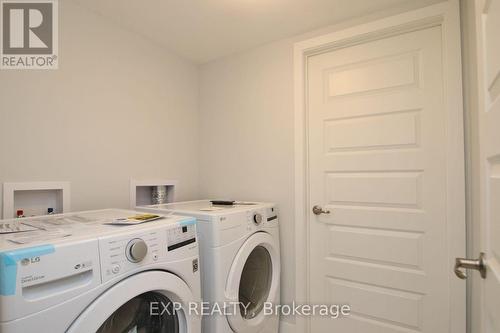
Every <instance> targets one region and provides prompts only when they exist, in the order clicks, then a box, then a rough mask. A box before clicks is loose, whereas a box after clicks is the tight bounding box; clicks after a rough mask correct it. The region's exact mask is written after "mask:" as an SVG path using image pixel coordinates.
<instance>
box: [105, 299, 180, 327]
mask: <svg viewBox="0 0 500 333" xmlns="http://www.w3.org/2000/svg"><path fill="white" fill-rule="evenodd" d="M151 304H161V305H162V306H161V307H160V309H161V311H159V312H161V313H159V314H158V315H156V316H151ZM178 332H179V318H178V315H177V313H176V312H175V310H174V307H173V303H172V302H171V301H170V299H169V298H168V297H166V296H165V295H162V294H160V293H157V292H152V291H150V292H146V293H143V294H141V295H138V296H136V297H134V298H132V299H131V300H129V301H128V302H127V303H125V304H123V305H122V306H121V307H119V308H118V309H117V310H116V311H115V312H113V314H111V316H110V317H109V318H108V319H107V320H106V321H105V322H104V323H103V324H102V325H101V327H100V328H99V329H98V330H97V331H96V333H178Z"/></svg>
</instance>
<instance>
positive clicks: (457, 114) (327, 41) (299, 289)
mask: <svg viewBox="0 0 500 333" xmlns="http://www.w3.org/2000/svg"><path fill="white" fill-rule="evenodd" d="M432 26H441V27H442V32H443V36H442V38H443V68H444V73H443V77H444V87H443V88H444V97H445V98H444V103H445V112H446V120H447V128H446V131H447V142H446V151H447V161H459V163H448V164H447V176H448V179H447V199H446V200H447V217H448V219H449V222H450V223H449V224H448V225H449V226H450V228H449V230H448V240H449V244H450V246H449V248H448V251H449V254H450V255H449V256H450V257H451V256H456V257H459V256H464V255H465V252H466V218H465V217H466V215H465V213H466V212H465V166H464V164H465V163H464V162H465V152H464V150H463V149H457V147H459V148H460V146H461V147H462V148H463V145H457V144H456V143H457V142H464V118H463V98H462V64H461V36H460V9H459V0H449V1H446V2H443V3H440V4H437V5H433V6H428V7H424V8H421V9H418V10H413V11H409V12H406V13H403V14H399V15H395V16H391V17H387V18H384V19H381V20H377V21H373V22H370V23H366V24H363V25H358V26H355V27H352V28H349V29H345V30H341V31H336V32H333V33H330V34H327V35H324V36H320V37H316V38H313V39H309V40H305V41H302V42H299V43H296V44H295V46H294V93H295V94H294V108H295V112H294V116H295V212H294V217H295V245H296V249H295V251H296V254H295V257H296V263H295V265H296V273H295V285H296V288H295V299H296V301H297V303H308V300H309V295H308V290H309V281H308V269H309V262H308V258H309V242H308V240H309V223H310V221H309V209H310V208H311V207H312V205H313V204H314V203H311V202H309V193H308V191H309V180H308V174H309V170H308V162H307V161H308V151H307V147H308V142H307V138H308V133H307V128H308V124H307V112H308V110H307V91H306V87H307V83H306V81H305V80H306V79H307V61H308V57H310V56H313V55H317V54H320V53H324V52H331V51H334V50H336V49H340V48H343V47H347V46H351V45H354V44H359V43H364V42H368V41H373V40H378V39H381V38H386V37H389V36H394V35H398V34H402V33H406V32H411V31H414V30H420V29H423V28H426V27H432ZM452 240H453V241H452ZM453 264H454V263H453V262H452V261H451V260H450V262H449V263H448V265H449V270H450V272H452V270H453ZM450 287H451V290H452V291H453V292H452V293H451V295H450V297H451V300H450V304H451V306H452V308H451V316H450V317H452V318H457V316H459V317H458V318H460V316H462V315H463V314H464V313H466V301H465V299H466V296H465V293H466V287H465V282H464V281H460V280H459V279H452V280H450ZM454 314H456V315H454ZM296 330H297V332H310V329H309V321H308V319H307V318H306V317H297V318H296ZM465 330H466V321H465V317H464V318H463V319H462V320H460V319H457V320H453V321H452V322H451V323H450V332H465Z"/></svg>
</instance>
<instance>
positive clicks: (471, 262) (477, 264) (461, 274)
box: [455, 252, 486, 280]
mask: <svg viewBox="0 0 500 333" xmlns="http://www.w3.org/2000/svg"><path fill="white" fill-rule="evenodd" d="M462 268H464V269H475V270H477V271H479V274H481V277H482V278H483V279H485V278H486V263H485V260H484V253H483V252H481V254H480V255H479V259H465V258H457V259H456V260H455V275H456V276H457V277H458V278H460V279H462V280H465V279H467V273H466V272H465V271H463V270H461V269H462Z"/></svg>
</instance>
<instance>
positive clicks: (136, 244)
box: [99, 229, 167, 282]
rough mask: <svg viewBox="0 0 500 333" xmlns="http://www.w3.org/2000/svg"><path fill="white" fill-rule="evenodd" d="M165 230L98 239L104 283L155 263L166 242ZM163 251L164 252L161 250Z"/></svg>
mask: <svg viewBox="0 0 500 333" xmlns="http://www.w3.org/2000/svg"><path fill="white" fill-rule="evenodd" d="M166 238H167V233H166V232H165V229H158V230H149V231H144V232H143V233H134V234H132V235H123V236H110V237H103V238H100V239H99V250H100V257H101V258H100V259H101V277H102V281H103V282H106V281H108V280H110V279H112V278H114V277H115V276H117V275H120V274H123V273H126V272H128V271H130V270H133V269H136V268H137V267H138V266H142V265H147V264H150V263H154V262H155V261H157V260H158V259H159V258H160V257H161V256H162V255H163V256H164V255H165V254H163V253H162V248H164V246H165V244H166V242H167V239H166ZM163 251H165V250H163Z"/></svg>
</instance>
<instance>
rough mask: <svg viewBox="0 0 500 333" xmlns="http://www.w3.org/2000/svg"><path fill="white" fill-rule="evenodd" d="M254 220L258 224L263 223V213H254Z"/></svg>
mask: <svg viewBox="0 0 500 333" xmlns="http://www.w3.org/2000/svg"><path fill="white" fill-rule="evenodd" d="M253 222H254V223H255V224H256V225H259V224H261V223H262V215H261V214H259V213H255V214H254V215H253Z"/></svg>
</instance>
